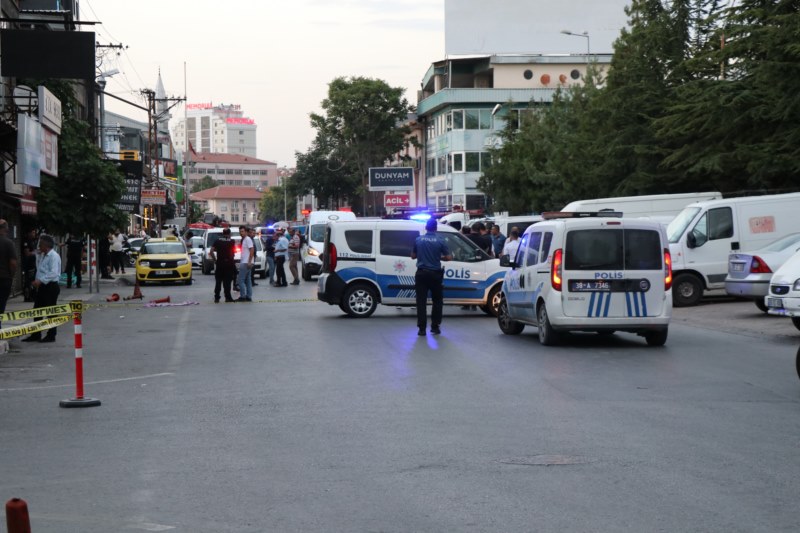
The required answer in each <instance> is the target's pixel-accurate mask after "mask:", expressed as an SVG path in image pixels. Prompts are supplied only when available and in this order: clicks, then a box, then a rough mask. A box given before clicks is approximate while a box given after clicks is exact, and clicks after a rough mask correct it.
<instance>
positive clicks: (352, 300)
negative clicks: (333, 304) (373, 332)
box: [341, 285, 378, 318]
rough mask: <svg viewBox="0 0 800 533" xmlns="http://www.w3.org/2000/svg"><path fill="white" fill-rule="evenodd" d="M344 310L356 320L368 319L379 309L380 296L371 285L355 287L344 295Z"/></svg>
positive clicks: (350, 288)
mask: <svg viewBox="0 0 800 533" xmlns="http://www.w3.org/2000/svg"><path fill="white" fill-rule="evenodd" d="M341 307H342V309H343V310H344V312H345V313H347V314H348V315H350V316H352V317H355V318H367V317H368V316H370V315H372V313H374V312H375V309H377V308H378V295H377V294H376V293H375V289H373V288H372V287H370V286H369V285H353V286H351V287H349V288H348V289H347V290H346V291H345V293H344V301H343V302H342V306H341Z"/></svg>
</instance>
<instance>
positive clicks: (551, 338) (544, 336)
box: [536, 303, 558, 346]
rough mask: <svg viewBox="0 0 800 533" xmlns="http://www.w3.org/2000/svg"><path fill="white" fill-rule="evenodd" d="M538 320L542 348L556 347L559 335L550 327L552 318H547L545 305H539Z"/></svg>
mask: <svg viewBox="0 0 800 533" xmlns="http://www.w3.org/2000/svg"><path fill="white" fill-rule="evenodd" d="M536 318H537V319H538V324H539V342H540V343H541V344H542V346H554V345H556V344H558V333H557V332H556V330H554V329H553V326H552V325H550V318H548V316H547V306H546V305H544V303H542V304H540V305H539V309H538V310H537V311H536Z"/></svg>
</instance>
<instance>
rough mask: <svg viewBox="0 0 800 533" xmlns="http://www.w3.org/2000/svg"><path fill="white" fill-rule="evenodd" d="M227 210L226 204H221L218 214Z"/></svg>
mask: <svg viewBox="0 0 800 533" xmlns="http://www.w3.org/2000/svg"><path fill="white" fill-rule="evenodd" d="M227 210H228V204H226V203H225V202H222V203H221V204H219V212H220V213H224V212H226V211H227Z"/></svg>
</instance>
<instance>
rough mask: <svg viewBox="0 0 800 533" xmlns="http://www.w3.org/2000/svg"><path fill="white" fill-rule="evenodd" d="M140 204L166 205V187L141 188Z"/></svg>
mask: <svg viewBox="0 0 800 533" xmlns="http://www.w3.org/2000/svg"><path fill="white" fill-rule="evenodd" d="M142 205H167V191H166V189H142Z"/></svg>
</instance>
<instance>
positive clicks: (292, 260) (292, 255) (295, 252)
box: [289, 228, 303, 285]
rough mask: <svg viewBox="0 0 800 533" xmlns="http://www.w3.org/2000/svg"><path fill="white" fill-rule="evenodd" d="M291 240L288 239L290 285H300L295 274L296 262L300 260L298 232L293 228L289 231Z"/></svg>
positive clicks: (298, 277)
mask: <svg viewBox="0 0 800 533" xmlns="http://www.w3.org/2000/svg"><path fill="white" fill-rule="evenodd" d="M290 233H291V236H292V238H291V239H289V272H291V273H292V285H300V276H298V274H297V260H298V259H299V258H300V246H301V245H302V242H303V241H302V240H301V239H300V230H299V229H297V228H294V229H293V230H291V231H290Z"/></svg>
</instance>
